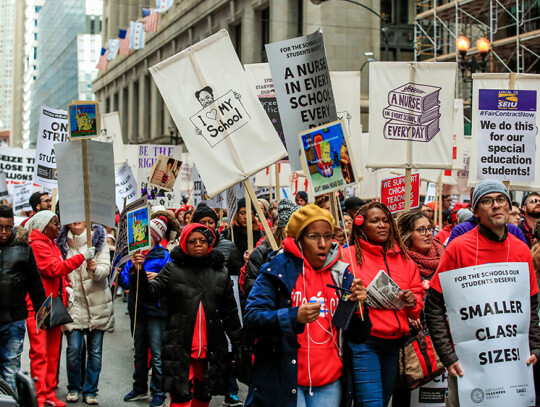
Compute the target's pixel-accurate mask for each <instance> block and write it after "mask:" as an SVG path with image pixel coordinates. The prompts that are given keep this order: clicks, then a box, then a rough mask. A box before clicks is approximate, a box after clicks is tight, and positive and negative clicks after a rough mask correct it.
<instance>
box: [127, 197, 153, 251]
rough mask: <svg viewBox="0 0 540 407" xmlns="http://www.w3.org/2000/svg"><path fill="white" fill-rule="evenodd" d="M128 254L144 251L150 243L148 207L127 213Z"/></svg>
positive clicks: (150, 245)
mask: <svg viewBox="0 0 540 407" xmlns="http://www.w3.org/2000/svg"><path fill="white" fill-rule="evenodd" d="M126 217H127V237H128V252H129V253H130V254H131V253H133V252H134V251H136V250H146V249H149V248H150V247H152V244H151V242H150V210H149V208H148V206H145V207H144V208H139V209H134V210H132V211H130V212H128V213H127V216H126Z"/></svg>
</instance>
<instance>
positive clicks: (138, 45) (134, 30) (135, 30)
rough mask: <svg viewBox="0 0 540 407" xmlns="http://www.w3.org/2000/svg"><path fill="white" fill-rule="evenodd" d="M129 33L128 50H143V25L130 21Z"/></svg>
mask: <svg viewBox="0 0 540 407" xmlns="http://www.w3.org/2000/svg"><path fill="white" fill-rule="evenodd" d="M129 32H130V34H129V48H131V49H143V48H144V40H145V35H144V34H145V33H144V29H143V23H139V22H135V21H132V22H131V28H130V29H129Z"/></svg>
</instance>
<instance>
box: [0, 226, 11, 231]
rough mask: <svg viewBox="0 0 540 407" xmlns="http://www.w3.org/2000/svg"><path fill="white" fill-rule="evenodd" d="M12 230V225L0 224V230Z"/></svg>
mask: <svg viewBox="0 0 540 407" xmlns="http://www.w3.org/2000/svg"><path fill="white" fill-rule="evenodd" d="M12 230H13V226H0V232H8V233H9V232H11V231H12Z"/></svg>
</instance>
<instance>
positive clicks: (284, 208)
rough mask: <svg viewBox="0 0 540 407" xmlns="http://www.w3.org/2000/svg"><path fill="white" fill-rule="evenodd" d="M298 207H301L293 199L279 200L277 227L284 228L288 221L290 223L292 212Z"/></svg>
mask: <svg viewBox="0 0 540 407" xmlns="http://www.w3.org/2000/svg"><path fill="white" fill-rule="evenodd" d="M298 209H300V206H298V205H296V204H295V203H294V202H293V201H289V200H288V199H282V200H281V201H279V202H278V204H277V212H278V221H277V227H278V228H282V227H284V226H287V223H289V219H290V218H291V216H292V214H293V213H294V212H296V211H297V210H298Z"/></svg>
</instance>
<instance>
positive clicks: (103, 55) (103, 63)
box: [96, 48, 109, 71]
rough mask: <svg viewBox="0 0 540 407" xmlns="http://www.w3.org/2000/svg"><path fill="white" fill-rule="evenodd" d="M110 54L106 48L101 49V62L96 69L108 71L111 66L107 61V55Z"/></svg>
mask: <svg viewBox="0 0 540 407" xmlns="http://www.w3.org/2000/svg"><path fill="white" fill-rule="evenodd" d="M108 54H109V51H108V50H107V49H105V48H101V56H100V57H99V62H98V64H97V65H96V68H97V69H99V70H102V71H104V70H105V69H107V65H109V61H107V55H108Z"/></svg>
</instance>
